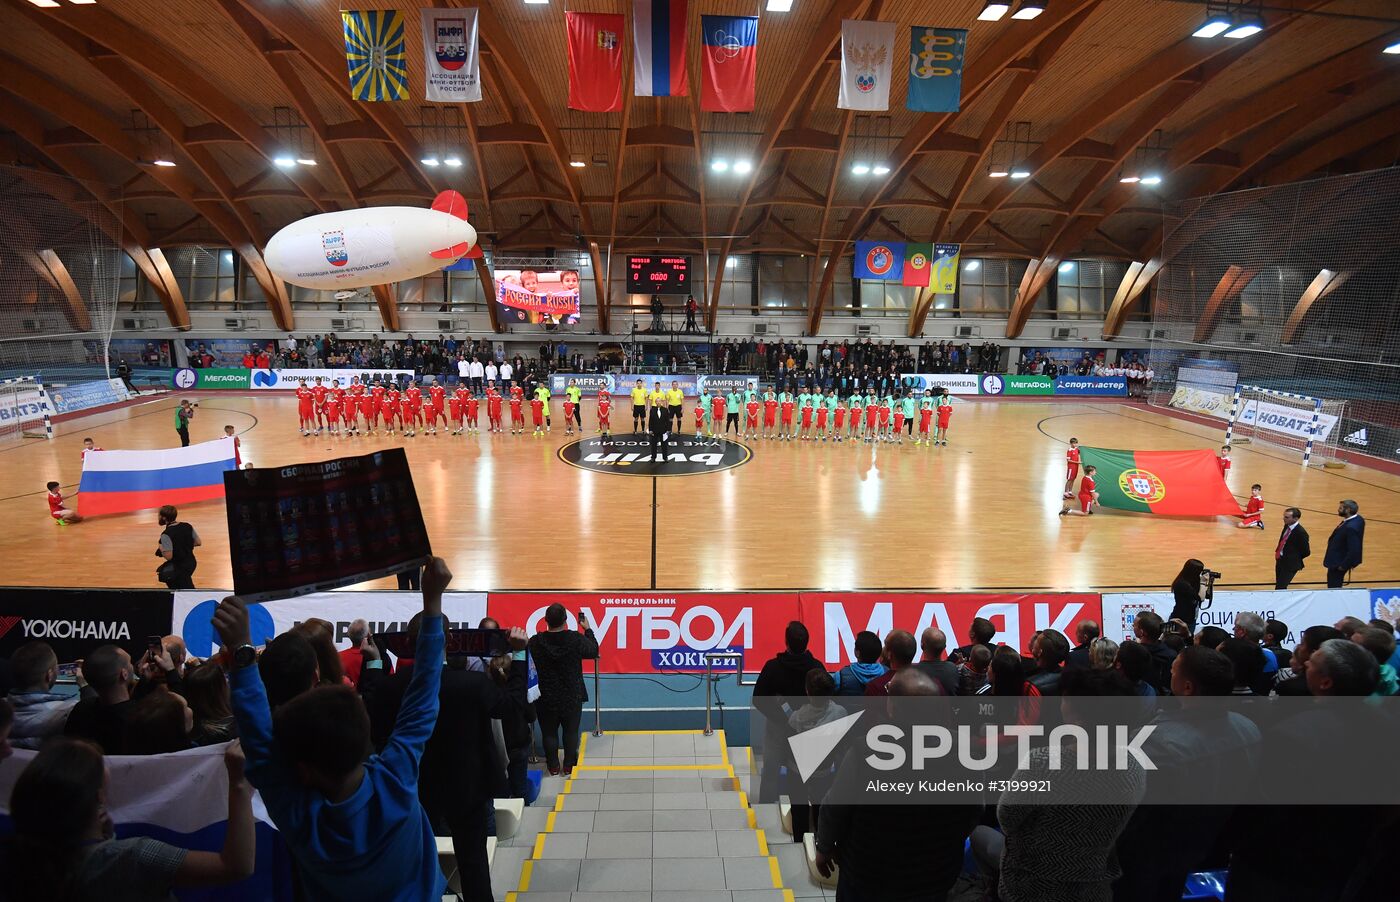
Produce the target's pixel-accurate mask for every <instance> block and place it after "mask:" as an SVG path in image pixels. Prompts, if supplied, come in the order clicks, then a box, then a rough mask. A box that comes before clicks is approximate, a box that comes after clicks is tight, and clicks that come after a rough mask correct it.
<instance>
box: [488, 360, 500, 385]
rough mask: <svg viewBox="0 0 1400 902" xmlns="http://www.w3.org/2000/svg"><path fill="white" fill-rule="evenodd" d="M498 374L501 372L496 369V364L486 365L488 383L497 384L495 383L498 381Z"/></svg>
mask: <svg viewBox="0 0 1400 902" xmlns="http://www.w3.org/2000/svg"><path fill="white" fill-rule="evenodd" d="M498 372H499V371H498V370H497V369H496V364H494V363H488V364H486V381H487V382H495V381H496V375H497V373H498Z"/></svg>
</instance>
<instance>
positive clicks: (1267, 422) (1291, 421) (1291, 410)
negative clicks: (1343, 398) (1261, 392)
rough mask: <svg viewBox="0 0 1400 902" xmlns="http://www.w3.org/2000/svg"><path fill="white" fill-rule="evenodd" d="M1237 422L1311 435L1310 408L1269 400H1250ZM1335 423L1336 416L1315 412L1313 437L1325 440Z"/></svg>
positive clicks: (1299, 434)
mask: <svg viewBox="0 0 1400 902" xmlns="http://www.w3.org/2000/svg"><path fill="white" fill-rule="evenodd" d="M1239 422H1240V423H1241V424H1243V425H1253V426H1257V427H1259V428H1260V429H1267V430H1268V431H1270V432H1277V433H1280V434H1282V435H1291V436H1294V437H1296V438H1304V439H1305V438H1308V437H1309V436H1313V431H1312V430H1313V411H1312V408H1298V407H1286V406H1284V405H1283V404H1274V403H1272V402H1269V401H1250V402H1248V403H1246V404H1245V405H1244V409H1243V410H1241V411H1240V418H1239ZM1336 425H1337V418H1336V417H1335V416H1333V415H1332V414H1328V413H1319V414H1317V434H1316V435H1315V436H1313V437H1314V438H1316V439H1318V440H1320V441H1326V440H1327V436H1329V435H1331V434H1332V428H1333V427H1334V426H1336Z"/></svg>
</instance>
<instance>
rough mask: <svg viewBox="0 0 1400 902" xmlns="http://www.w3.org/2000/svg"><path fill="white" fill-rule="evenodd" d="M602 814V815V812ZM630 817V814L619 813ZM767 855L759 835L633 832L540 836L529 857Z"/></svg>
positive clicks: (740, 832) (741, 832)
mask: <svg viewBox="0 0 1400 902" xmlns="http://www.w3.org/2000/svg"><path fill="white" fill-rule="evenodd" d="M604 813H606V812H604ZM620 813H624V814H631V813H634V812H620ZM767 855H768V842H767V840H766V838H765V837H764V835H763V834H762V832H760V831H756V830H749V829H747V828H745V829H740V830H663V831H651V830H634V831H616V832H594V833H549V834H541V836H540V838H539V840H538V841H537V842H536V844H535V849H534V854H533V856H532V857H533V858H535V859H537V860H545V859H551V858H588V859H593V858H756V857H759V856H767Z"/></svg>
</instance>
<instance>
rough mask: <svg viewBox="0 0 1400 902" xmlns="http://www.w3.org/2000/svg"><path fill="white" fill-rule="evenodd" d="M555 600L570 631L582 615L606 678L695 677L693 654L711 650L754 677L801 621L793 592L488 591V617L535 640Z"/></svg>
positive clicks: (701, 666)
mask: <svg viewBox="0 0 1400 902" xmlns="http://www.w3.org/2000/svg"><path fill="white" fill-rule="evenodd" d="M556 601H557V602H559V603H561V604H563V605H564V607H565V608H566V609H567V610H568V612H569V627H570V628H571V629H576V628H577V627H578V619H577V617H578V613H579V611H580V610H582V611H583V612H584V614H585V616H586V617H587V618H588V623H589V625H590V626H592V628H593V634H594V635H595V636H596V637H597V639H598V646H599V651H600V653H601V662H600V666H601V669H602V672H604V673H666V672H670V671H677V672H690V673H694V672H696V671H697V670H703V669H704V663H703V661H701V660H700V658H699V654H698V653H699V652H704V651H713V650H734V651H742V652H743V653H744V670H745V671H747V672H754V673H756V672H757V671H759V670H761V669H763V662H764V661H767V660H768V659H769V658H771V657H772V656H773V655H775V654H777V653H778V652H780V651H782V649H783V630H784V629H785V628H786V627H787V625H788V622H789V621H792V620H797V619H799V617H798V613H799V605H798V598H797V595H796V594H795V593H788V594H784V593H773V594H769V593H762V592H736V593H715V594H683V595H677V594H668V593H664V592H656V593H650V594H648V593H634V594H621V593H619V594H612V593H602V592H577V593H563V594H561V593H521V594H512V593H499V592H492V593H491V594H490V595H489V596H487V601H486V613H487V614H488V615H489V616H491V617H494V618H495V619H496V620H497V621H499V622H500V624H501V626H503V627H507V628H508V627H513V626H522V627H524V628H525V631H526V632H528V633H530V634H531V635H534V634H535V633H536V632H537V631H539V630H542V629H544V628H545V624H544V611H545V608H547V607H549V606H550V605H551V604H553V603H554V602H556ZM716 669H717V670H719V669H729V668H716Z"/></svg>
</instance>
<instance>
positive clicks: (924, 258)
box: [904, 242, 933, 288]
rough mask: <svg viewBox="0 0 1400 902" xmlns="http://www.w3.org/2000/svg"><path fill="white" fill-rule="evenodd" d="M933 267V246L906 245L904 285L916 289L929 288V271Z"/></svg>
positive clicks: (911, 243)
mask: <svg viewBox="0 0 1400 902" xmlns="http://www.w3.org/2000/svg"><path fill="white" fill-rule="evenodd" d="M932 265H933V245H932V244H915V243H913V242H910V243H909V244H906V245H904V284H905V285H909V286H912V287H914V288H927V287H928V284H929V270H930V269H931V268H932Z"/></svg>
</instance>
